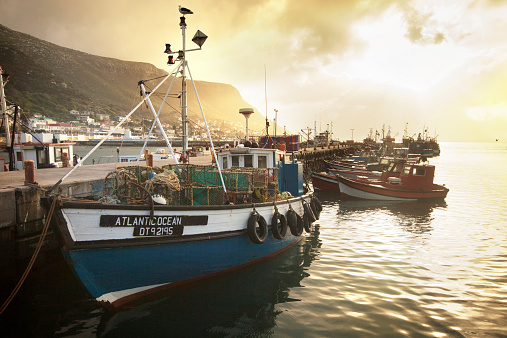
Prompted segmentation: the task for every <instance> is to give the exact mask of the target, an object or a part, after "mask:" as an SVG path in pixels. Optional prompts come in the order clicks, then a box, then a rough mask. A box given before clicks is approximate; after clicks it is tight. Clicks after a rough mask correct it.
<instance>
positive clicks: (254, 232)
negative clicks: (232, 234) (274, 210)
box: [247, 211, 268, 244]
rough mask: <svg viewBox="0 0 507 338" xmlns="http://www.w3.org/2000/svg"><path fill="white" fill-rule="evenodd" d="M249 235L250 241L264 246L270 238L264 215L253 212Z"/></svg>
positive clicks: (249, 224) (250, 219) (248, 229)
mask: <svg viewBox="0 0 507 338" xmlns="http://www.w3.org/2000/svg"><path fill="white" fill-rule="evenodd" d="M257 225H258V226H257ZM247 233H248V237H250V240H251V241H252V242H253V243H255V244H262V243H264V242H265V241H266V238H268V223H267V222H266V220H265V219H264V217H262V215H259V214H258V213H257V212H255V211H252V213H251V214H250V218H249V219H248V225H247Z"/></svg>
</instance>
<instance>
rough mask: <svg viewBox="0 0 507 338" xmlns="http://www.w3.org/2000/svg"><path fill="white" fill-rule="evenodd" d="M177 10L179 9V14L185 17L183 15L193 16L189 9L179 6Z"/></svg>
mask: <svg viewBox="0 0 507 338" xmlns="http://www.w3.org/2000/svg"><path fill="white" fill-rule="evenodd" d="M179 9H180V13H181V14H183V15H185V14H194V12H192V11H191V10H190V9H188V8H185V7H181V5H180V7H179Z"/></svg>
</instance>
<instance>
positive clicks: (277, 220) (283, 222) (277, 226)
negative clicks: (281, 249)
mask: <svg viewBox="0 0 507 338" xmlns="http://www.w3.org/2000/svg"><path fill="white" fill-rule="evenodd" d="M271 232H272V233H273V237H275V238H276V239H283V238H284V237H285V234H286V233H287V219H286V218H285V216H284V215H282V214H281V213H279V212H278V211H276V212H275V213H274V214H273V218H272V219H271Z"/></svg>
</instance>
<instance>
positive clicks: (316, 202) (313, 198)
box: [312, 195, 322, 212]
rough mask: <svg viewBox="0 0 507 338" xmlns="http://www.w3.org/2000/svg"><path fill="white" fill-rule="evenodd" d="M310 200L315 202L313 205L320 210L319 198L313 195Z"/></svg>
mask: <svg viewBox="0 0 507 338" xmlns="http://www.w3.org/2000/svg"><path fill="white" fill-rule="evenodd" d="M312 201H313V202H314V203H315V206H316V207H317V211H318V212H321V211H322V203H320V201H319V199H318V198H317V197H315V195H313V197H312Z"/></svg>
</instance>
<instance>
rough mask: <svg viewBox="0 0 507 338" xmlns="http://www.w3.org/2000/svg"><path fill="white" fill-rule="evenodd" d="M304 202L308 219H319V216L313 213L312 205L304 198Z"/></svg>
mask: <svg viewBox="0 0 507 338" xmlns="http://www.w3.org/2000/svg"><path fill="white" fill-rule="evenodd" d="M302 203H303V209H304V211H305V215H308V221H309V222H310V223H313V222H315V221H316V220H317V218H316V217H315V215H314V214H313V211H312V208H311V207H310V205H309V204H308V202H306V201H305V200H303V201H302Z"/></svg>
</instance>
